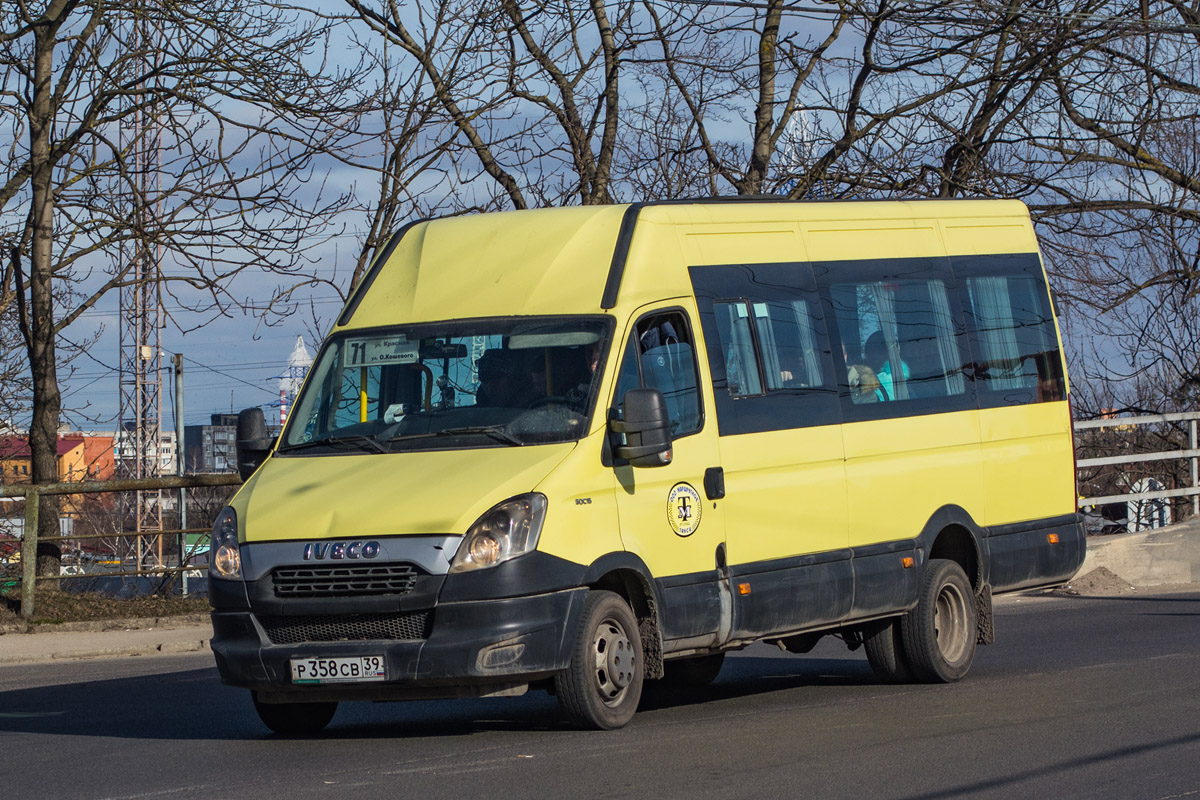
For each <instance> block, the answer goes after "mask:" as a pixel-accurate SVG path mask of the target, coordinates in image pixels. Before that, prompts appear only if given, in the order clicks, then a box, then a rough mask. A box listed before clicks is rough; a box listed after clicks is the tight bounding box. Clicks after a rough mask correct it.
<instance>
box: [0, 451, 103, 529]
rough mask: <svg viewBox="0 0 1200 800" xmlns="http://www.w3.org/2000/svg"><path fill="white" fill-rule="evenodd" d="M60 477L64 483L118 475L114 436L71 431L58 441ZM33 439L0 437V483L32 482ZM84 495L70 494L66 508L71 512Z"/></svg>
mask: <svg viewBox="0 0 1200 800" xmlns="http://www.w3.org/2000/svg"><path fill="white" fill-rule="evenodd" d="M57 456H58V480H59V481H61V482H64V483H68V482H69V483H77V482H79V481H86V480H92V481H103V480H110V479H112V478H113V477H114V476H115V474H116V466H115V465H116V462H115V460H114V459H113V437H111V436H88V435H85V434H68V435H66V436H62V437H60V438H59V440H58V453H57ZM31 462H32V457H31V456H30V453H29V439H28V438H27V437H25V436H0V483H7V484H13V483H29V482H30V479H31V476H32V473H33V470H32V464H31ZM79 502H80V498H79V497H78V496H75V495H69V496H68V497H67V499H65V500H64V501H63V508H62V511H63V513H64V514H71V513H73V512H74V511H75V510H76V509H77V506H78V505H79Z"/></svg>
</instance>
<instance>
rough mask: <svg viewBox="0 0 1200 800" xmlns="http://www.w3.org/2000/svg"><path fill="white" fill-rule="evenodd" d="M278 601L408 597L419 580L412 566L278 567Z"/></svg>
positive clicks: (341, 565) (276, 591)
mask: <svg viewBox="0 0 1200 800" xmlns="http://www.w3.org/2000/svg"><path fill="white" fill-rule="evenodd" d="M271 579H272V581H273V583H274V584H275V596H276V597H347V596H352V595H371V594H407V593H408V592H411V591H412V588H413V584H415V583H416V580H417V570H416V569H415V568H414V567H413V566H411V565H409V564H370V565H367V564H355V565H353V566H351V565H349V564H338V565H336V566H335V565H333V564H322V565H321V566H311V567H310V566H303V567H277V568H276V569H275V570H274V571H273V572H272V573H271Z"/></svg>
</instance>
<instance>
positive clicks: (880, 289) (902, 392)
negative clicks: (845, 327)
mask: <svg viewBox="0 0 1200 800" xmlns="http://www.w3.org/2000/svg"><path fill="white" fill-rule="evenodd" d="M868 286H869V288H870V290H871V299H872V300H874V301H875V311H876V313H878V314H879V329H880V330H881V331H883V340H884V342H886V343H887V351H888V362H889V363H890V364H891V373H892V395H894V396H893V398H892V399H893V400H907V399H908V386H907V385H906V383H905V380H904V377H905V376H904V368H903V365H904V359H903V358H901V356H900V342H899V338H898V337H899V326H897V324H896V304H895V303H893V302H892V293H891V292H889V291H888V290H887V289H886V288H885V287H884V285H883V284H882V283H872V284H869V285H868ZM864 341H865V340H864Z"/></svg>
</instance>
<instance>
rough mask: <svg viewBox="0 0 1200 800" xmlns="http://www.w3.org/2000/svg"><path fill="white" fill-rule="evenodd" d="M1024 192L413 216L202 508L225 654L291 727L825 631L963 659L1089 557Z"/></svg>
mask: <svg viewBox="0 0 1200 800" xmlns="http://www.w3.org/2000/svg"><path fill="white" fill-rule="evenodd" d="M1067 395H1068V385H1067V376H1066V374H1065V370H1064V366H1063V357H1062V345H1061V340H1060V335H1059V331H1058V327H1057V322H1056V320H1055V315H1054V305H1053V302H1052V299H1051V294H1050V292H1049V290H1048V286H1047V281H1046V277H1045V272H1044V270H1043V267H1042V263H1041V258H1040V256H1039V252H1038V245H1037V241H1036V239H1035V237H1034V232H1033V227H1032V225H1031V223H1030V219H1029V214H1028V211H1027V210H1026V208H1025V207H1024V206H1023V205H1022V204H1021V203H1019V202H1016V201H1003V200H952V201H951V200H947V201H911V202H901V201H873V202H832V201H831V202H819V201H818V202H784V201H778V200H773V199H714V200H697V201H678V202H658V203H644V204H632V205H621V206H602V207H585V208H562V209H546V210H538V211H518V212H505V213H493V214H479V215H475V216H466V217H454V218H445V219H434V220H422V221H418V222H414V223H411V224H409V225H407V226H406V227H405V228H403V229H402V230H401V231H399V232H398V233H397V234H396V235H395V236H394V237H393V238H392V239H391V240H390V242H389V243H388V244H387V246H386V248H384V249H383V250H382V252H381V253H380V254H379V256H378V257H377V259H376V260H375V262H374V263H373V265H372V267H371V268H370V270H369V272H368V273H367V275H366V276H365V278H364V279H363V280H362V282H361V283H360V285H359V286H358V287H357V288H356V290H355V291H354V293H353V294H352V296H351V297H350V299H349V301H348V302H347V304H346V306H345V308H344V309H343V311H342V312H341V314H340V316H339V317H338V319H337V321H336V324H335V325H334V326H333V330H332V332H331V333H330V334H329V337H328V338H327V339H326V341H325V342H324V344H323V345H322V347H321V349H320V352H319V353H318V355H317V357H316V359H315V361H314V365H313V367H312V369H311V370H310V372H309V375H308V377H307V379H306V381H305V384H304V387H303V389H302V390H301V391H300V393H299V395H298V397H297V400H296V402H295V404H294V406H293V409H292V411H291V413H290V415H289V419H288V421H287V425H286V426H285V427H284V429H283V431H282V433H281V434H280V435H279V437H278V439H277V440H272V439H270V438H268V436H267V433H266V428H265V425H264V418H263V413H262V411H261V409H247V410H246V411H243V412H242V413H241V415H239V425H238V464H239V469H240V470H241V471H242V474H243V476H244V477H245V478H246V481H245V484H244V485H243V486H242V488H241V489H240V490H239V491H238V493H237V495H236V496H235V497H234V498H233V500H232V501H231V503H230V505H229V506H228V507H227V508H225V509H224V510H223V511H222V512H221V514H220V515H219V517H218V519H217V521H216V524H215V525H214V527H213V532H212V544H211V553H210V560H209V581H208V587H209V597H210V600H211V603H212V606H213V612H212V619H213V628H214V636H213V639H212V649H213V651H214V653H215V656H216V662H217V666H218V668H219V671H220V674H221V677H222V679H223V680H224V681H225V682H226V683H228V684H231V685H234V686H238V687H243V688H247V689H250V690H251V693H252V698H253V703H254V705H255V708H256V709H257V711H258V713H259V715H260V716H261V718H262V720H263V722H264V723H265V724H266V725H267V726H268V727H270V728H271V729H273V730H275V731H280V732H287V733H311V732H315V731H318V730H320V729H321V728H323V727H324V726H325V725H327V724H328V723H329V721H330V719H331V718H332V716H333V714H334V713H335V710H336V708H337V705H338V703H339V702H341V701H350V700H365V701H379V700H402V699H411V698H436V697H462V696H509V695H519V694H522V693H524V692H526V691H529V690H531V689H543V690H548V691H550V692H553V693H554V694H555V695H556V696H557V698H558V699H559V701H560V704H561V706H562V709H563V711H564V713H565V714H566V716H567V717H568V718H569V719H570V721H571V722H572V723H574V724H576V725H578V726H581V727H590V728H602V729H611V728H617V727H620V726H623V725H625V724H626V723H628V722H629V721H630V719H631V718H632V717H633V715H634V712H635V711H636V709H637V706H638V702H639V699H640V697H641V693H642V687H643V683H644V681H647V680H665V681H675V682H683V683H690V684H704V683H706V682H708V681H711V680H713V679H714V678H715V677H716V675H717V673H718V671H719V670H720V669H721V664H722V660H723V658H724V656H725V653H727V652H729V651H730V650H737V649H740V648H744V647H746V646H747V645H749V644H752V643H754V642H768V643H773V644H776V645H778V646H779V647H781V648H784V649H786V650H789V651H793V652H797V653H803V652H807V651H808V650H810V649H811V648H812V647H813V646H814V645H815V644H816V642H817V641H818V640H819V639H820V638H821V637H822V636H826V635H830V634H836V635H838V636H839V637H840V638H841V639H843V640H844V641H845V642H846V643H847V644H848V645H849V646H850V647H851V649H857V648H859V647H860V646H861V647H862V649H863V650H864V651H865V653H866V657H867V659H868V661H869V662H870V665H871V667H872V669H873V670H874V672H875V674H876V675H877V676H878V677H879V679H880V680H882V681H888V682H908V681H918V682H948V681H955V680H958V679H960V678H962V677H963V676H964V675H965V674H966V673H967V671H968V670H969V669H970V667H971V664H972V661H973V659H974V656H975V651H976V645H977V644H979V643H985V644H986V643H989V642H991V641H992V637H993V625H992V596H993V595H994V594H997V593H1001V592H1011V591H1016V590H1023V589H1033V588H1038V587H1047V586H1053V585H1057V584H1061V583H1064V582H1066V581H1067V580H1069V579H1070V578H1071V577H1072V576H1073V575H1074V574H1075V572H1076V571H1077V570H1078V568H1079V566H1080V564H1081V563H1082V561H1083V556H1084V548H1085V543H1084V534H1083V528H1082V525H1081V522H1080V518H1079V517H1078V516H1077V514H1076V510H1075V482H1074V469H1073V458H1072V435H1071V417H1070V411H1069V409H1068V402H1067Z"/></svg>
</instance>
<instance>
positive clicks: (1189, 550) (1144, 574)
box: [1079, 519, 1200, 587]
mask: <svg viewBox="0 0 1200 800" xmlns="http://www.w3.org/2000/svg"><path fill="white" fill-rule="evenodd" d="M1087 544H1088V552H1087V557H1086V558H1085V559H1084V561H1083V566H1082V567H1081V568H1080V570H1079V574H1080V575H1086V574H1088V573H1089V572H1091V571H1092V570H1094V569H1096V568H1097V567H1107V568H1108V569H1110V570H1111V571H1112V572H1113V573H1115V574H1116V575H1118V576H1120V577H1121V578H1123V579H1124V580H1126V581H1128V582H1129V583H1131V584H1133V585H1134V586H1138V587H1142V586H1162V585H1164V584H1170V583H1198V582H1200V520H1195V519H1193V520H1188V521H1187V522H1180V523H1178V524H1176V525H1168V526H1167V527H1165V528H1159V529H1158V530H1154V531H1148V532H1146V533H1122V534H1118V535H1116V536H1096V537H1092V538H1089V539H1088V543H1087Z"/></svg>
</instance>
